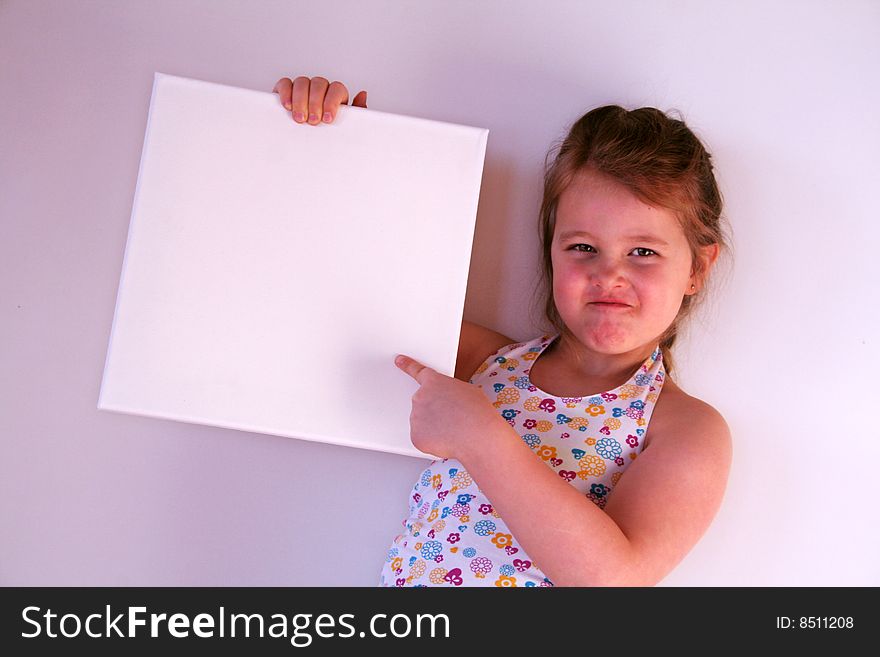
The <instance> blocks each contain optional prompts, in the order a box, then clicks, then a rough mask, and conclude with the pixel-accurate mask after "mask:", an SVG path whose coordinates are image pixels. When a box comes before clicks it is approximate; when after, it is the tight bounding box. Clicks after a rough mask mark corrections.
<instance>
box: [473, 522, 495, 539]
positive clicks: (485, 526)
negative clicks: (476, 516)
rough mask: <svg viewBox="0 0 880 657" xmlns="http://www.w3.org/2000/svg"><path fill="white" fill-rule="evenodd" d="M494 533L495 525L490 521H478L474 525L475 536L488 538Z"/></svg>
mask: <svg viewBox="0 0 880 657" xmlns="http://www.w3.org/2000/svg"><path fill="white" fill-rule="evenodd" d="M494 531H495V523H494V522H492V521H491V520H480V521H479V522H478V523H477V524H476V525H474V534H476V535H477V536H488V535H489V534H491V533H493V532H494Z"/></svg>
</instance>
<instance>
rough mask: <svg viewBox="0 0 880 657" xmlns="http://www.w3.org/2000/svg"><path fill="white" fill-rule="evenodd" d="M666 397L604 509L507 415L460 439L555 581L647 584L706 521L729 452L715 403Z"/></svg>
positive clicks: (720, 490)
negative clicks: (667, 404) (663, 410)
mask: <svg viewBox="0 0 880 657" xmlns="http://www.w3.org/2000/svg"><path fill="white" fill-rule="evenodd" d="M673 403H674V404H675V405H676V406H675V407H674V410H675V413H674V415H673V416H672V419H670V420H669V421H667V422H665V423H664V426H663V428H662V433H659V434H658V433H652V438H651V444H650V447H649V448H646V449H645V450H643V451H642V453H641V454H639V456H638V458H637V459H636V461H635V462H633V463H631V464H630V465H629V467H628V468H627V470H626V472H625V474H624V476H622V477H621V479H620V481H619V482H618V483H617V486H615V488H614V490H613V492H612V494H611V495H610V496H609V499H608V503H607V504H606V506H605V508H604V509H601V508H599V507H598V506H597V505H596V504H594V503H593V502H592V501H590V500H589V499H587V498H586V497H585V496H583V495H582V494H581V493H579V492H578V491H577V490H576V489H575V488H574V487H573V486H572V485H571V484H569V483H568V482H567V481H565V480H564V479H562V478H561V477H559V476H558V475H557V474H556V472H554V471H553V470H552V469H550V468H548V467H547V466H546V464H544V463H543V462H542V461H541V459H540V458H538V457H537V455H536V454H535V453H534V452H533V451H532V450H531V448H530V447H529V446H528V445H527V444H526V443H525V442H523V440H522V439H521V438H520V437H519V435H518V434H517V433H516V431H515V430H514V429H513V428H512V427H510V426H509V425H507V424H506V423H494V424H492V425H491V426H490V427H489V428H488V429H487V434H486V435H485V436H481V437H480V440H474V441H468V444H469V446H472V447H473V449H467V450H466V451H465V452H464V453H462V454H461V455H460V457H459V460H460V461H461V462H462V465H464V467H465V468H466V469H467V471H468V472H469V473H470V474H471V476H472V477H473V478H474V481H475V482H476V483H477V485H478V486H479V487H480V489H481V490H482V491H483V492H484V493H485V494H486V496H487V497H488V499H489V500H490V501H491V502H492V505H493V506H494V507H495V509H496V510H497V511H498V514H499V515H500V516H501V518H503V519H504V522H505V523H506V524H507V526H508V527H509V528H510V530H511V532H513V535H514V536H515V537H516V540H517V542H518V543H519V544H520V545H521V546H522V547H523V549H524V550H525V551H526V553H527V554H528V555H529V557H531V559H532V560H533V561H534V563H535V565H536V566H537V567H538V568H540V569H541V570H542V571H543V572H544V574H546V575H547V577H548V578H549V579H550V580H551V581H552V582H553V584H554V585H556V586H653V585H655V584H656V583H657V582H659V581H660V580H662V579H663V578H664V577H665V576H666V575H667V574H668V573H669V572H670V571H671V570H672V569H673V568H674V567H675V566H676V565H678V563H679V562H680V561H681V560H682V559H683V558H684V557H685V555H686V554H687V553H688V552H690V550H691V548H693V546H694V545H695V544H696V543H697V541H698V540H699V539H700V538H701V537H702V536H703V534H704V533H705V532H706V530H707V529H708V527H709V525H710V523H711V522H712V519H713V518H714V517H715V514H716V513H717V511H718V508H719V506H720V504H721V500H722V498H723V496H724V490H725V488H726V484H727V477H728V472H729V470H730V462H731V455H732V446H731V437H730V431H729V429H728V426H727V423H726V422H725V421H724V418H723V417H722V416H721V415H720V413H718V411H716V410H715V409H714V408H712V407H711V406H710V405H708V404H706V403H704V402H702V401H700V400H698V399H695V398H693V397H689V396H684V397H683V398H682V399H680V400H679V399H677V400H675V401H674V402H673ZM669 410H670V408H667V411H669ZM655 412H656V409H655ZM652 428H653V427H652Z"/></svg>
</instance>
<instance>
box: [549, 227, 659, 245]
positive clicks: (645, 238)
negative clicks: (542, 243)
mask: <svg viewBox="0 0 880 657" xmlns="http://www.w3.org/2000/svg"><path fill="white" fill-rule="evenodd" d="M572 237H586V238H589V239H592V237H593V236H592V235H591V234H590V233H588V232H587V231H585V230H568V231H566V232H564V233H561V234H560V235H559V239H560V240H562V241H565V240H567V239H570V238H572ZM624 239H626V240H630V241H633V242H644V243H648V244H656V245H658V246H669V243H668V242H664V241H663V240H661V239H660V238H659V237H654V236H653V235H627V236H626V237H625V238H624Z"/></svg>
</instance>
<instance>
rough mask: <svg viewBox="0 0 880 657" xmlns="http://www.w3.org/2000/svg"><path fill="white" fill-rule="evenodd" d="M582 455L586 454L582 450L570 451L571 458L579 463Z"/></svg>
mask: <svg viewBox="0 0 880 657" xmlns="http://www.w3.org/2000/svg"><path fill="white" fill-rule="evenodd" d="M584 454H586V452H585V451H584V450H582V449H573V450H571V455H572V456H573V457H575V458H576V459H577V460H578V461H580V460H581V459H582V458H584Z"/></svg>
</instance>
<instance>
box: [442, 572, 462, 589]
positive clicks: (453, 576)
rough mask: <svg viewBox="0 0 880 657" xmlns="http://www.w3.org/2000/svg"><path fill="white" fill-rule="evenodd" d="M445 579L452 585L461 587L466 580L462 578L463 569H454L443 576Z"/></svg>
mask: <svg viewBox="0 0 880 657" xmlns="http://www.w3.org/2000/svg"><path fill="white" fill-rule="evenodd" d="M443 579H444V580H446V581H447V582H449V583H450V584H455V585H456V586H461V585H462V583H463V582H464V580H463V579H462V578H461V568H453V569H452V570H450V571H449V572H448V573H446V574H445V575H444V576H443Z"/></svg>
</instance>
